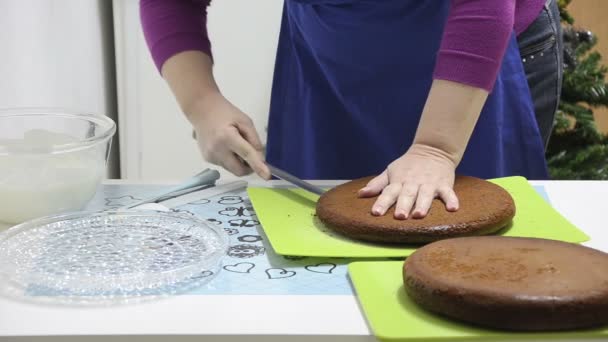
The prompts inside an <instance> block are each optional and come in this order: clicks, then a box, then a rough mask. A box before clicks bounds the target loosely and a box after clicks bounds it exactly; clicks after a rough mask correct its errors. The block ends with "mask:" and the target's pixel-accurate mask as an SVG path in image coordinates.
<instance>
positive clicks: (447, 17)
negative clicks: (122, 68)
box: [140, 0, 557, 219]
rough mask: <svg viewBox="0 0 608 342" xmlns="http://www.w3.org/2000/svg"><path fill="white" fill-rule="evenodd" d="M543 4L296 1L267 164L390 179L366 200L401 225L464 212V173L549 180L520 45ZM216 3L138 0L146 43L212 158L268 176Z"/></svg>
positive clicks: (311, 173)
mask: <svg viewBox="0 0 608 342" xmlns="http://www.w3.org/2000/svg"><path fill="white" fill-rule="evenodd" d="M545 1H546V0H501V1H487V0H452V1H447V0H442V1H419V0H384V1H377V0H286V1H285V4H284V9H283V18H282V23H281V33H280V38H279V44H278V51H277V59H276V65H275V73H274V81H273V88H272V98H271V106H270V117H269V127H268V129H269V131H268V144H267V150H266V160H267V161H268V162H269V163H271V164H274V165H276V166H279V167H281V168H284V169H286V170H287V171H290V172H292V173H294V174H296V175H298V176H300V177H302V178H310V179H352V178H356V177H361V176H366V175H371V174H379V176H377V177H376V178H374V179H373V180H372V181H370V183H369V184H368V185H367V186H366V187H365V188H363V189H361V191H360V196H375V195H378V194H380V196H378V199H377V200H376V202H375V204H374V205H373V207H372V209H371V210H372V213H373V214H374V215H384V214H385V213H386V211H387V209H388V208H389V207H391V206H392V205H394V204H396V210H395V217H396V218H398V219H407V218H409V217H414V218H420V217H424V216H425V215H426V214H427V212H428V209H429V207H430V205H431V202H432V200H433V198H435V197H439V198H440V199H441V200H443V201H444V202H445V205H446V208H447V209H448V210H457V209H458V199H457V197H456V195H455V193H454V191H453V189H452V188H453V184H454V178H455V173H456V172H457V173H459V174H466V175H471V176H477V177H481V178H492V177H502V176H509V175H523V176H526V177H528V178H534V179H542V178H546V177H547V168H546V164H545V160H544V146H543V145H544V142H543V140H542V138H541V134H540V132H539V128H538V125H537V123H536V120H535V117H534V105H533V103H532V100H531V96H530V90H529V88H528V84H527V82H526V74H525V72H524V69H523V65H522V60H521V57H520V54H519V48H518V45H517V39H516V36H517V34H518V33H522V32H524V31H526V29H527V28H528V27H529V26H530V24H531V23H532V22H534V20H535V18H537V17H538V18H540V16H539V13H541V12H543V13H545V12H547V11H548V9H549V8H550V6H553V7H552V8H554V7H555V3H553V2H548V4H545ZM208 4H209V1H196V0H191V1H185V0H184V1H177V0H176V1H166V0H165V1H163V0H141V6H140V10H141V18H142V24H143V28H144V33H145V36H146V40H147V43H148V46H149V48H150V50H151V54H152V56H153V58H154V61H155V63H156V65H157V67H158V68H159V70H160V71H161V73H162V75H163V77H164V78H165V79H166V80H167V82H168V83H169V85H170V87H171V89H172V91H173V92H174V94H175V96H176V98H177V101H178V102H179V104H180V106H181V108H182V110H183V111H184V113H185V114H186V116H187V117H188V119H189V120H190V122H191V123H192V125H193V126H194V129H195V131H196V133H197V136H198V141H199V146H200V149H201V151H202V153H203V155H204V157H205V158H206V159H207V160H208V161H210V162H212V163H215V164H219V165H221V166H223V167H224V168H226V169H227V170H229V171H231V172H232V173H234V174H236V175H244V174H246V173H248V172H250V168H251V169H253V171H255V172H256V173H257V174H258V175H260V176H261V177H263V178H269V177H270V173H269V170H268V168H267V166H266V164H265V163H264V156H263V151H262V145H261V143H260V139H259V137H258V134H257V132H256V130H255V128H254V127H253V124H252V122H251V120H250V119H249V117H248V116H247V115H246V114H244V113H243V112H241V111H240V110H239V109H237V108H236V107H234V106H233V105H232V104H231V103H230V102H229V101H228V100H226V99H225V98H224V97H223V96H222V95H221V94H220V92H219V91H218V88H217V85H216V84H215V81H214V80H213V75H212V71H211V70H212V60H211V49H210V43H209V39H208V37H207V31H206V7H207V5H208ZM547 25H548V24H544V25H540V26H541V28H542V29H546V28H547ZM524 33H525V32H524ZM533 33H534V32H533ZM529 36H530V37H531V38H529V39H527V40H528V44H532V45H534V44H536V42H535V41H534V40H535V39H536V38H537V37H536V36H535V35H534V34H529ZM532 36H534V37H532ZM522 43H524V44H525V42H522ZM243 53H244V54H246V51H243ZM538 58H539V57H537V59H538ZM550 72H553V71H550ZM555 72H557V70H556V71H555ZM545 107H546V106H545Z"/></svg>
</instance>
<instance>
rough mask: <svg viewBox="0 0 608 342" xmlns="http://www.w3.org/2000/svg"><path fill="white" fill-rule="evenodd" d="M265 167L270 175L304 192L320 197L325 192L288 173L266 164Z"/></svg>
mask: <svg viewBox="0 0 608 342" xmlns="http://www.w3.org/2000/svg"><path fill="white" fill-rule="evenodd" d="M266 165H268V168H269V169H270V173H272V175H273V176H275V177H277V178H280V179H282V180H284V181H286V182H289V183H291V184H293V185H295V186H297V187H299V188H302V189H304V190H306V191H309V192H312V193H313V194H317V195H322V194H323V193H324V192H325V190H323V189H321V188H319V187H318V186H316V185H312V184H310V183H308V182H306V181H304V180H302V179H300V178H298V177H296V176H294V175H292V174H290V173H288V172H287V171H284V170H281V169H279V168H276V167H274V166H272V165H270V164H268V163H267V164H266Z"/></svg>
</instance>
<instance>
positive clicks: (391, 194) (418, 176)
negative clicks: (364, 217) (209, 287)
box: [359, 144, 458, 219]
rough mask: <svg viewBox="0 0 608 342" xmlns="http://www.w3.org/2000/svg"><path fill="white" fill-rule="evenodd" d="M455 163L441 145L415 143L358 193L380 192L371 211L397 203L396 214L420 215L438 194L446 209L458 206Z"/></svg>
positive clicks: (382, 211)
mask: <svg viewBox="0 0 608 342" xmlns="http://www.w3.org/2000/svg"><path fill="white" fill-rule="evenodd" d="M455 169H456V165H455V163H454V162H453V161H452V159H451V158H450V157H449V156H448V155H447V154H446V153H444V152H443V151H441V150H440V149H437V148H434V147H431V146H426V145H420V144H414V145H412V147H410V149H409V150H408V151H407V152H406V153H405V154H404V155H403V156H401V157H400V158H398V159H396V160H395V161H393V162H392V163H391V164H390V165H389V166H388V167H387V168H386V170H385V171H384V172H383V173H382V174H380V175H379V176H377V177H376V178H374V179H372V180H371V181H370V182H369V183H368V184H367V185H366V186H365V187H364V188H363V189H361V190H360V191H359V196H361V197H371V196H376V195H378V194H380V196H379V197H378V199H377V200H376V202H375V203H374V205H373V206H372V214H373V215H377V216H380V215H384V214H386V211H387V210H388V209H389V208H390V207H391V206H393V205H394V204H395V203H396V208H395V215H394V216H395V218H396V219H407V218H410V217H412V218H423V217H425V216H426V215H427V213H428V211H429V208H430V207H431V203H432V202H433V199H434V198H436V197H439V198H440V199H441V200H442V201H443V202H444V203H445V206H446V209H447V210H449V211H456V210H458V198H457V197H456V194H455V193H454V190H453V186H454V177H455V174H454V173H455Z"/></svg>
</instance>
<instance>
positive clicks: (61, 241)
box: [0, 210, 228, 305]
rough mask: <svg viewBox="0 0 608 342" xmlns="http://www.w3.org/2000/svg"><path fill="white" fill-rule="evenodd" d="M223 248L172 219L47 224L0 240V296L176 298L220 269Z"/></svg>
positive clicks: (213, 230) (155, 216)
mask: <svg viewBox="0 0 608 342" xmlns="http://www.w3.org/2000/svg"><path fill="white" fill-rule="evenodd" d="M227 246H228V240H227V237H226V235H225V232H224V231H223V230H221V229H220V228H218V227H216V226H215V225H213V224H211V223H209V222H206V221H202V220H199V219H197V218H196V217H192V216H185V215H180V214H176V213H163V212H151V211H136V210H134V211H122V212H117V211H107V212H99V213H76V214H67V215H60V216H52V217H47V218H42V219H38V220H34V221H29V222H26V223H23V224H21V225H18V226H15V227H13V228H11V229H9V230H7V231H6V232H4V233H2V234H0V295H4V296H7V297H10V298H12V299H21V300H27V301H35V302H43V303H50V304H68V305H69V304H75V305H80V304H115V303H116V304H118V303H124V302H134V301H141V300H144V299H151V298H157V297H162V296H166V295H170V294H176V293H181V292H184V291H187V290H189V289H192V288H195V287H197V286H200V285H202V284H203V283H204V282H206V281H207V280H209V279H211V278H212V277H213V276H214V275H215V274H216V273H217V272H218V271H219V269H220V263H221V259H222V257H223V256H224V255H225V254H226V249H227Z"/></svg>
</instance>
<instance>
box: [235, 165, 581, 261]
mask: <svg viewBox="0 0 608 342" xmlns="http://www.w3.org/2000/svg"><path fill="white" fill-rule="evenodd" d="M492 182H493V183H496V184H498V185H500V186H502V187H503V188H505V189H506V190H507V191H508V192H509V193H510V194H511V196H513V199H514V200H515V206H516V215H515V218H514V219H513V223H512V225H511V226H510V227H508V228H506V229H503V230H501V231H500V234H501V235H505V236H525V237H539V238H547V239H555V240H563V241H568V242H576V243H580V242H584V241H587V240H588V239H589V237H588V236H587V235H585V233H583V232H582V231H580V230H578V229H577V228H576V227H575V226H574V225H572V224H571V223H570V222H568V220H566V219H565V218H564V217H563V216H561V215H560V214H559V213H558V212H557V211H556V210H555V209H553V207H551V206H550V205H549V204H548V203H547V202H546V201H545V200H544V199H543V198H542V197H541V196H540V195H539V194H538V193H537V192H536V190H534V188H533V187H532V186H531V185H530V184H529V183H528V181H527V180H526V179H525V178H523V177H507V178H499V179H495V180H492ZM247 191H248V193H249V199H250V200H251V203H252V204H253V208H254V209H255V213H256V215H257V217H258V219H259V221H260V223H261V225H262V227H263V229H264V232H265V233H266V236H268V239H269V240H270V243H271V245H272V248H273V249H274V250H275V252H276V253H278V254H282V255H294V256H295V255H297V256H314V257H347V258H382V257H405V256H408V255H410V254H412V253H413V252H414V251H415V250H416V246H403V245H401V246H395V245H382V244H372V243H365V242H361V241H355V240H351V239H348V238H346V237H343V236H341V235H338V234H337V233H334V232H332V231H331V230H329V229H328V228H327V227H325V226H324V225H323V223H322V222H320V221H319V220H318V219H317V217H316V216H315V205H316V201H317V199H318V196H317V195H314V194H311V193H309V192H307V191H304V190H300V189H275V188H248V189H247Z"/></svg>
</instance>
